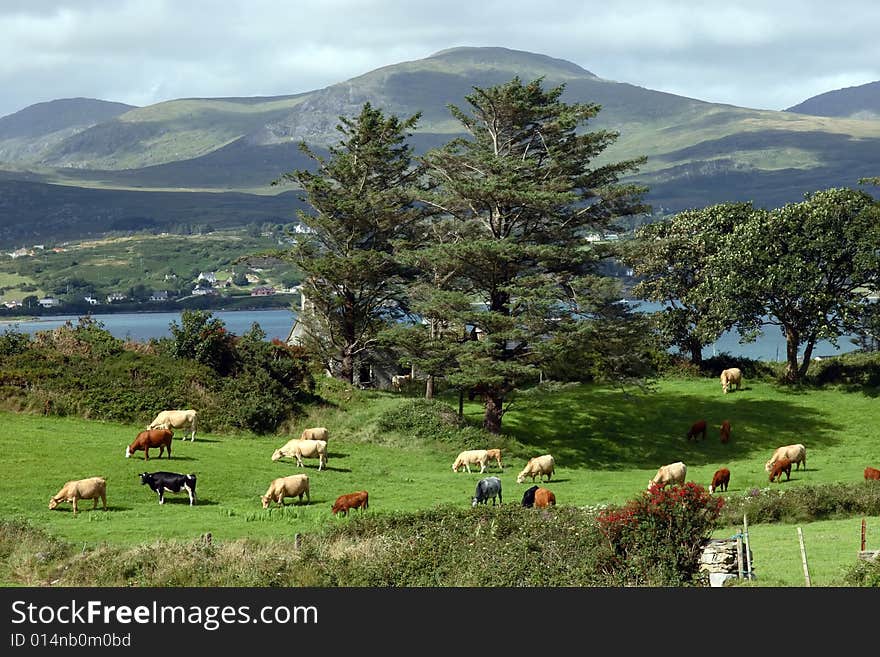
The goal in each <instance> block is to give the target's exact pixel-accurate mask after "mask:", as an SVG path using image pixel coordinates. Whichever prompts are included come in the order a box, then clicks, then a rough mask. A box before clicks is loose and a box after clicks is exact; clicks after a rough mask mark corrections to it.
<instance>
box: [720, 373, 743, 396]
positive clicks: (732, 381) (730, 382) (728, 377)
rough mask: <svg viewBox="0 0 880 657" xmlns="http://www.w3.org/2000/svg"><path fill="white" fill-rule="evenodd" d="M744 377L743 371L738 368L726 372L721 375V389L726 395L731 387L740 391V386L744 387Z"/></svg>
mask: <svg viewBox="0 0 880 657" xmlns="http://www.w3.org/2000/svg"><path fill="white" fill-rule="evenodd" d="M742 377H743V374H742V370H740V369H739V368H738V367H731V368H730V369H726V370H724V371H723V372H722V373H721V389H722V390H723V391H724V394H725V395H726V394H727V393H728V391H729V390H730V387H731V386H735V387H736V389H737V390H739V387H740V385H742Z"/></svg>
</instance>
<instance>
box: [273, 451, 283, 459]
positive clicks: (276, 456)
mask: <svg viewBox="0 0 880 657" xmlns="http://www.w3.org/2000/svg"><path fill="white" fill-rule="evenodd" d="M283 456H284V454H283V453H282V451H281V450H280V449H276V450H275V451H274V452H272V460H273V461H277V460H279V459H280V458H281V457H283Z"/></svg>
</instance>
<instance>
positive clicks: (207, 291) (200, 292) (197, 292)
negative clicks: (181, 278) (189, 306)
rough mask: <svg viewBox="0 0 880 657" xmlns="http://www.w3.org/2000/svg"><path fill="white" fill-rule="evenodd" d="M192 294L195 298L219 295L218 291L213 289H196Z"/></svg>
mask: <svg viewBox="0 0 880 657" xmlns="http://www.w3.org/2000/svg"><path fill="white" fill-rule="evenodd" d="M192 293H193V296H194V297H203V296H205V295H207V294H217V290H215V289H214V288H213V287H194V288H193V291H192Z"/></svg>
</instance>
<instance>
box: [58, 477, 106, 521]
mask: <svg viewBox="0 0 880 657" xmlns="http://www.w3.org/2000/svg"><path fill="white" fill-rule="evenodd" d="M99 499H100V500H101V501H102V502H103V503H104V511H106V510H107V480H106V479H104V477H89V478H88V479H71V480H70V481H68V482H67V483H66V484H64V485H63V486H62V487H61V490H59V491H58V492H57V493H55V495H54V496H53V497H52V498H51V499H50V500H49V510H50V511H51V510H52V509H54V508H55V507H57V506H58V505H59V504H61V503H62V502H70V504H71V506H72V507H73V515H76V512H77V504H76V503H77V502H78V501H79V500H95V503H94V504H93V505H92V511H94V510H95V509H97V508H98V500H99Z"/></svg>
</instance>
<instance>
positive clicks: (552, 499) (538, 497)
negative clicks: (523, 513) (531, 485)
mask: <svg viewBox="0 0 880 657" xmlns="http://www.w3.org/2000/svg"><path fill="white" fill-rule="evenodd" d="M551 504H552V505H554V506H555V505H556V496H555V495H554V494H553V491H551V490H550V489H549V488H539V489H538V490H536V491H535V508H537V509H543V508H545V507H548V506H550V505H551Z"/></svg>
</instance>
